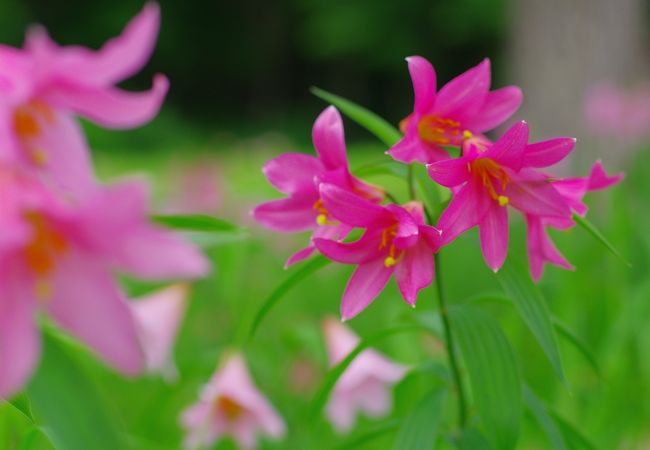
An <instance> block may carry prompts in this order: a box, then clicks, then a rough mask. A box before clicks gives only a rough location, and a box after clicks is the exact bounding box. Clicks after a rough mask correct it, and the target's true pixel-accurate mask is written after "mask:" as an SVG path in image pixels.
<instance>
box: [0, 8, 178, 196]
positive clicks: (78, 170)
mask: <svg viewBox="0 0 650 450" xmlns="http://www.w3.org/2000/svg"><path fill="white" fill-rule="evenodd" d="M159 22H160V11H159V8H158V5H157V4H155V3H148V4H147V5H146V6H145V7H144V9H143V10H142V12H141V13H140V14H138V15H137V16H136V17H135V18H134V19H133V20H132V21H131V22H130V23H129V24H128V26H127V27H126V28H125V29H124V32H123V33H122V35H120V36H119V37H117V38H115V39H112V40H110V41H108V42H107V43H106V44H105V45H104V46H103V47H102V48H100V49H99V50H97V51H94V50H91V49H88V48H85V47H79V46H64V47H62V46H59V45H57V44H56V43H55V42H53V41H52V40H51V39H50V38H49V36H48V35H47V33H46V31H45V29H43V28H41V27H35V28H32V29H31V30H30V31H29V33H28V35H27V38H26V41H25V45H24V48H23V49H16V48H13V47H9V46H6V45H0V135H1V136H2V137H3V138H2V140H1V141H0V160H3V161H7V160H10V161H13V162H15V163H18V164H21V165H22V166H23V167H25V168H28V169H30V170H33V171H35V172H37V173H39V174H41V175H42V176H44V177H45V178H47V179H49V180H52V181H53V182H54V184H55V185H57V186H61V187H62V188H64V189H65V190H70V191H73V192H75V193H85V192H86V190H87V188H88V187H89V186H91V185H93V184H94V175H93V171H92V167H91V163H90V156H89V153H88V145H87V142H86V139H85V137H84V135H83V132H82V130H81V128H80V126H79V124H78V122H77V120H76V116H81V117H85V118H87V119H89V120H91V121H93V122H95V123H97V124H99V125H102V126H105V127H109V128H131V127H135V126H139V125H142V124H144V123H146V122H148V121H149V120H151V119H152V118H153V117H154V116H155V115H156V114H157V113H158V110H159V108H160V105H161V104H162V101H163V100H164V98H165V95H166V93H167V90H168V87H169V83H168V80H167V78H166V77H165V76H163V75H156V76H155V77H154V80H153V88H152V89H151V90H150V91H147V92H135V93H134V92H126V91H123V90H121V89H119V88H118V87H116V85H117V84H118V83H119V82H121V81H122V80H124V79H126V78H128V77H130V76H131V75H133V74H135V73H136V72H137V71H138V70H140V68H142V66H143V65H144V64H145V63H146V62H147V60H148V59H149V56H150V55H151V52H152V50H153V47H154V44H155V41H156V36H157V34H158V28H159Z"/></svg>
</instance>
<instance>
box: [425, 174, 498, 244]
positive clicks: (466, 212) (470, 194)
mask: <svg viewBox="0 0 650 450" xmlns="http://www.w3.org/2000/svg"><path fill="white" fill-rule="evenodd" d="M491 201H492V199H491V198H490V197H489V196H488V195H486V194H485V192H484V191H483V188H482V185H481V184H479V183H478V182H476V181H474V180H473V179H470V181H468V182H467V184H466V185H465V186H463V187H462V188H460V190H459V191H458V192H456V193H455V194H454V197H453V198H452V199H451V202H449V205H448V206H447V208H446V209H445V210H444V211H443V213H442V215H441V216H440V220H439V221H438V225H437V227H436V228H438V229H439V230H441V231H442V234H441V244H445V245H446V244H449V243H450V242H452V241H453V240H454V239H456V238H457V237H458V236H460V235H461V234H462V233H464V232H465V231H467V230H469V229H470V228H472V227H474V226H476V225H478V224H479V222H480V221H481V219H483V217H484V216H485V214H486V213H487V210H488V208H489V206H490V203H491Z"/></svg>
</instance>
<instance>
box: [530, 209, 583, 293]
mask: <svg viewBox="0 0 650 450" xmlns="http://www.w3.org/2000/svg"><path fill="white" fill-rule="evenodd" d="M526 247H527V250H528V261H529V264H530V272H531V275H532V277H533V279H534V280H535V281H539V279H540V278H541V277H542V273H543V272H544V263H545V262H549V263H551V264H554V265H556V266H559V267H563V268H565V269H567V270H574V267H573V266H572V265H571V264H570V263H569V262H568V261H567V260H566V259H565V258H564V256H562V254H561V253H560V252H559V251H558V250H557V248H556V247H555V245H554V244H553V242H552V241H551V239H550V238H549V236H548V234H546V231H545V230H544V224H543V223H542V220H541V218H540V217H537V216H531V215H530V214H526Z"/></svg>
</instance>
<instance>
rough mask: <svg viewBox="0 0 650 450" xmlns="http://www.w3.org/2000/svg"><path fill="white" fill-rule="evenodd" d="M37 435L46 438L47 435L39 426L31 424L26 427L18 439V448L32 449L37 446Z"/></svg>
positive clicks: (21, 449)
mask: <svg viewBox="0 0 650 450" xmlns="http://www.w3.org/2000/svg"><path fill="white" fill-rule="evenodd" d="M39 437H42V439H45V440H47V436H46V435H45V434H44V433H43V431H42V430H41V429H40V428H39V427H37V426H33V427H30V428H28V429H27V430H26V431H25V432H24V433H23V435H22V438H21V439H20V447H19V448H20V450H33V449H35V448H38V447H36V446H37V444H38V441H39Z"/></svg>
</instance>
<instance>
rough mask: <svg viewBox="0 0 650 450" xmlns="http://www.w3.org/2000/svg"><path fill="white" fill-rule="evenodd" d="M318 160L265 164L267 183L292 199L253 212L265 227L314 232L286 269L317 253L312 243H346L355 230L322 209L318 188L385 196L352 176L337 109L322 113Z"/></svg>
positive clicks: (295, 157)
mask: <svg viewBox="0 0 650 450" xmlns="http://www.w3.org/2000/svg"><path fill="white" fill-rule="evenodd" d="M312 139H313V143H314V148H315V149H316V152H317V153H318V157H314V156H310V155H305V154H302V153H285V154H283V155H280V156H278V157H277V158H274V159H272V160H270V161H269V162H267V163H266V165H265V166H264V174H265V175H266V178H267V179H268V180H269V182H270V183H271V184H272V185H273V186H274V187H275V188H276V189H277V190H279V191H280V192H282V193H284V194H287V195H288V198H283V199H281V200H274V201H270V202H267V203H263V204H261V205H259V206H258V207H257V208H255V210H254V211H253V215H254V217H255V219H256V220H257V221H258V222H259V223H261V224H262V225H264V226H266V227H268V228H270V229H273V230H276V231H281V232H289V233H292V232H298V231H308V230H313V234H312V240H311V241H310V243H309V245H308V246H307V247H306V248H304V249H302V250H300V251H298V252H297V253H295V254H294V255H293V256H291V257H290V258H289V260H288V261H287V266H290V265H292V264H295V263H296V262H298V261H302V260H304V259H305V258H308V257H309V256H310V255H311V254H312V253H313V252H314V250H315V247H314V244H313V239H315V238H326V239H343V238H344V237H345V236H347V234H348V233H349V232H350V230H351V227H349V226H347V225H346V224H341V223H339V222H335V221H333V220H332V219H331V217H330V212H329V211H328V210H327V208H326V207H325V206H324V205H323V201H322V199H321V197H320V194H319V190H318V186H319V185H320V184H321V183H330V184H333V185H336V186H338V187H339V188H341V189H344V190H346V191H349V192H354V193H355V194H358V195H361V196H363V197H364V198H367V199H369V201H371V202H375V203H378V202H380V201H381V200H382V199H383V197H384V193H383V191H382V190H381V189H379V188H376V187H374V186H371V185H369V184H366V183H364V182H362V181H361V180H359V179H358V178H356V177H354V176H352V174H351V173H350V169H349V167H348V159H347V155H346V151H345V136H344V134H343V121H342V120H341V115H340V114H339V112H338V111H337V110H336V108H334V107H333V106H330V107H328V108H327V109H325V111H323V112H322V113H321V114H320V116H318V118H317V119H316V122H315V123H314V128H313V131H312Z"/></svg>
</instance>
